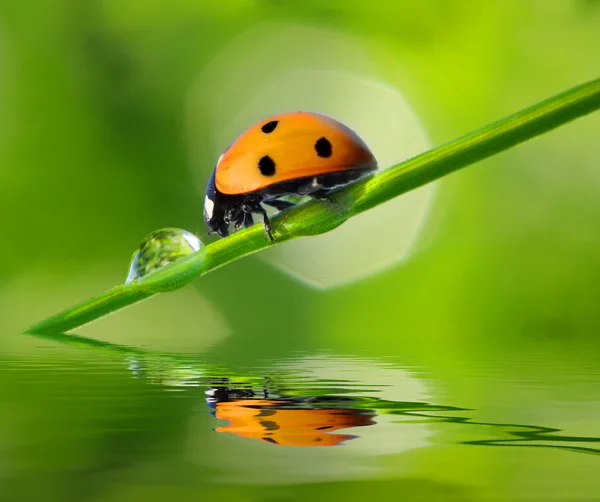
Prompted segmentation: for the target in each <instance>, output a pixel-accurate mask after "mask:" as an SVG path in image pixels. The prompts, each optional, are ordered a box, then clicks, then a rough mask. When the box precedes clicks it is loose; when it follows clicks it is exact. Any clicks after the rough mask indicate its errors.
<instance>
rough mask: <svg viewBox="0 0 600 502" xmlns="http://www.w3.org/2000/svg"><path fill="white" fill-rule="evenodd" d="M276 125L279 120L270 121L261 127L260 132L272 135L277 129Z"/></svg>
mask: <svg viewBox="0 0 600 502" xmlns="http://www.w3.org/2000/svg"><path fill="white" fill-rule="evenodd" d="M277 124H279V120H272V121H271V122H267V123H266V124H265V125H264V126H262V127H261V128H260V130H261V131H262V132H264V133H265V134H269V133H272V132H273V131H274V130H275V128H276V127H277Z"/></svg>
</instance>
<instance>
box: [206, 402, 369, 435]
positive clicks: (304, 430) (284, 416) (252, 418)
mask: <svg viewBox="0 0 600 502" xmlns="http://www.w3.org/2000/svg"><path fill="white" fill-rule="evenodd" d="M286 406H289V403H288V402H287V401H286V400H283V399H280V400H278V399H275V400H273V399H242V400H239V401H237V400H236V401H231V402H222V403H217V404H216V406H215V417H216V418H220V419H222V420H226V421H227V422H228V424H227V425H225V426H223V427H217V428H216V429H215V431H217V432H226V433H229V434H234V435H236V436H241V437H245V438H250V439H258V440H260V441H264V442H266V443H272V444H278V445H280V446H335V445H339V444H341V443H343V442H345V441H348V440H350V439H354V438H355V437H356V436H354V435H351V434H340V433H336V431H338V430H340V429H346V428H349V427H364V426H369V425H373V424H375V422H374V420H373V417H374V413H373V412H372V411H371V410H353V409H345V408H295V407H292V408H286Z"/></svg>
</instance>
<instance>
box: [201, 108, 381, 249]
mask: <svg viewBox="0 0 600 502" xmlns="http://www.w3.org/2000/svg"><path fill="white" fill-rule="evenodd" d="M376 169H377V161H376V160H375V157H374V156H373V154H372V153H371V151H370V150H369V148H368V147H367V145H366V144H365V143H364V142H363V141H362V140H361V139H360V138H359V137H358V135H357V134H356V133H355V132H354V131H352V130H351V129H349V128H348V127H346V126H345V125H343V124H341V123H340V122H338V121H336V120H334V119H332V118H329V117H326V116H324V115H319V114H316V113H308V112H294V113H284V114H281V115H276V116H274V117H270V118H268V119H265V120H264V121H262V122H260V123H258V124H256V125H254V126H253V127H251V128H250V129H248V130H247V131H246V132H244V133H243V134H242V135H241V136H240V137H239V138H238V139H237V140H236V141H235V142H234V143H233V144H232V145H231V146H230V147H229V148H228V149H227V150H226V151H225V152H224V153H223V155H221V157H220V158H219V161H218V162H217V165H216V167H215V169H214V171H213V173H212V175H211V177H210V180H209V182H208V187H207V189H206V198H205V199H204V221H205V222H206V224H207V225H208V227H209V228H210V232H209V234H210V233H217V234H219V235H220V236H221V237H227V236H228V235H229V227H230V225H233V229H234V232H235V231H236V230H238V229H239V228H241V227H242V226H244V227H249V226H250V225H252V224H253V223H254V220H253V218H252V214H261V215H262V217H263V221H264V225H265V230H266V231H267V234H268V236H269V238H270V239H271V240H273V236H272V234H271V225H270V223H269V218H268V216H267V213H266V211H265V208H264V207H263V206H262V204H266V205H269V206H272V207H274V208H276V209H278V210H283V209H287V208H289V207H292V206H293V205H294V204H293V203H292V202H289V201H287V200H284V199H282V198H281V197H284V196H286V195H307V196H310V197H314V198H319V199H322V198H326V196H327V194H328V192H329V191H330V190H332V189H333V188H336V187H339V186H342V185H346V184H348V183H350V182H352V181H356V180H357V179H359V178H361V177H362V176H364V175H365V174H367V173H370V172H372V171H375V170H376Z"/></svg>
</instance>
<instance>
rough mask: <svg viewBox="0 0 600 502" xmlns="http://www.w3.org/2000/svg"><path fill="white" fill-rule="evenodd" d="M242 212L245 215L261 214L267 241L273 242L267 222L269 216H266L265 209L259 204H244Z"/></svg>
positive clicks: (269, 224) (268, 222)
mask: <svg viewBox="0 0 600 502" xmlns="http://www.w3.org/2000/svg"><path fill="white" fill-rule="evenodd" d="M242 211H244V212H245V213H256V214H261V215H262V217H263V223H264V225H265V230H266V231H267V235H268V236H269V239H270V240H271V242H274V241H275V239H273V234H272V233H271V222H270V221H269V216H268V215H267V211H266V210H265V208H264V207H262V206H261V205H260V203H258V204H256V205H250V204H244V205H243V206H242Z"/></svg>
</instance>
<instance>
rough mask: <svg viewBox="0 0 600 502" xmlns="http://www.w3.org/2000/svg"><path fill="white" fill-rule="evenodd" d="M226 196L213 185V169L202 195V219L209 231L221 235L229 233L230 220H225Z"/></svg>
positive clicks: (225, 235)
mask: <svg viewBox="0 0 600 502" xmlns="http://www.w3.org/2000/svg"><path fill="white" fill-rule="evenodd" d="M226 198H227V196H224V195H223V194H222V193H220V192H219V191H218V190H217V188H216V186H215V172H214V171H213V173H212V175H211V176H210V179H209V180H208V186H207V187H206V196H205V197H204V221H205V222H206V225H207V226H208V228H210V231H211V232H214V233H217V234H219V235H220V236H221V237H227V236H228V235H229V223H230V222H228V221H226V212H227V209H228V204H227V202H226V200H225V199H226Z"/></svg>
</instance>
